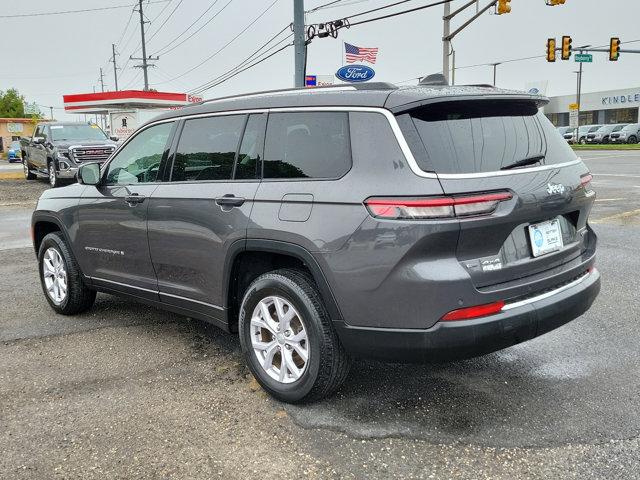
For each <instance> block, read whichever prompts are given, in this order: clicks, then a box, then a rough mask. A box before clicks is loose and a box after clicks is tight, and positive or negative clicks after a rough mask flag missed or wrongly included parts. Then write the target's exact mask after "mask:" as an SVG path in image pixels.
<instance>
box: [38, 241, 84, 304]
mask: <svg viewBox="0 0 640 480" xmlns="http://www.w3.org/2000/svg"><path fill="white" fill-rule="evenodd" d="M51 260H53V261H51ZM38 267H39V268H38V270H39V271H40V283H41V284H42V291H43V292H44V296H45V298H46V299H47V301H48V302H49V305H51V308H53V309H54V310H55V311H56V312H57V313H60V314H62V315H75V314H77V313H82V312H84V311H86V310H88V309H90V308H91V307H92V306H93V302H94V301H95V299H96V292H95V290H92V289H90V288H89V287H87V285H86V284H85V283H84V280H83V278H82V273H81V272H80V267H78V263H77V262H76V259H75V257H74V256H73V254H72V253H71V249H70V248H69V246H68V245H67V241H66V240H65V238H64V236H63V235H62V233H60V232H53V233H50V234H48V235H47V236H45V237H44V239H43V240H42V243H41V244H40V249H39V250H38ZM55 280H57V285H56V281H55ZM61 280H63V282H61Z"/></svg>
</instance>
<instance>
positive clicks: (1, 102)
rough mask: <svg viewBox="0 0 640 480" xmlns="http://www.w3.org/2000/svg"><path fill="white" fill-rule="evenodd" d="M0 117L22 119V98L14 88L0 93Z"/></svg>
mask: <svg viewBox="0 0 640 480" xmlns="http://www.w3.org/2000/svg"><path fill="white" fill-rule="evenodd" d="M0 117H2V118H23V117H24V97H23V96H22V95H20V94H19V93H18V91H17V90H16V89H15V88H10V89H9V90H7V91H6V92H3V91H0Z"/></svg>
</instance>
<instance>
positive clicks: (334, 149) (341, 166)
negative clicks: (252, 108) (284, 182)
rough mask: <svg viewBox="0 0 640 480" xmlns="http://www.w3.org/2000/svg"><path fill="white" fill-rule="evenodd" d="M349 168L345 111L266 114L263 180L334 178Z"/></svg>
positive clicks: (346, 116) (347, 127)
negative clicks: (267, 117) (267, 118)
mask: <svg viewBox="0 0 640 480" xmlns="http://www.w3.org/2000/svg"><path fill="white" fill-rule="evenodd" d="M350 168H351V149H350V146H349V120H348V114H347V113H346V112H299V113H298V112H295V113H272V114H269V121H268V124H267V139H266V144H265V152H264V172H263V174H264V178H338V177H341V176H342V175H344V174H345V173H347V172H348V171H349V169H350Z"/></svg>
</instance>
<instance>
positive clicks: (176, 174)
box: [171, 115, 246, 182]
mask: <svg viewBox="0 0 640 480" xmlns="http://www.w3.org/2000/svg"><path fill="white" fill-rule="evenodd" d="M245 119H246V116H245V115H228V116H217V117H206V118H196V119H193V120H187V121H186V122H185V124H184V128H183V129H182V135H181V136H180V141H179V142H178V148H177V150H176V156H175V160H174V161H173V169H172V171H171V181H172V182H184V181H196V182H197V181H204V180H230V179H231V175H232V173H233V164H234V161H235V158H236V151H237V149H238V143H239V142H240V134H241V133H242V127H243V126H244V122H245Z"/></svg>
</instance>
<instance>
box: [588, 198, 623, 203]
mask: <svg viewBox="0 0 640 480" xmlns="http://www.w3.org/2000/svg"><path fill="white" fill-rule="evenodd" d="M620 200H628V199H627V198H597V199H596V202H619V201H620Z"/></svg>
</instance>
